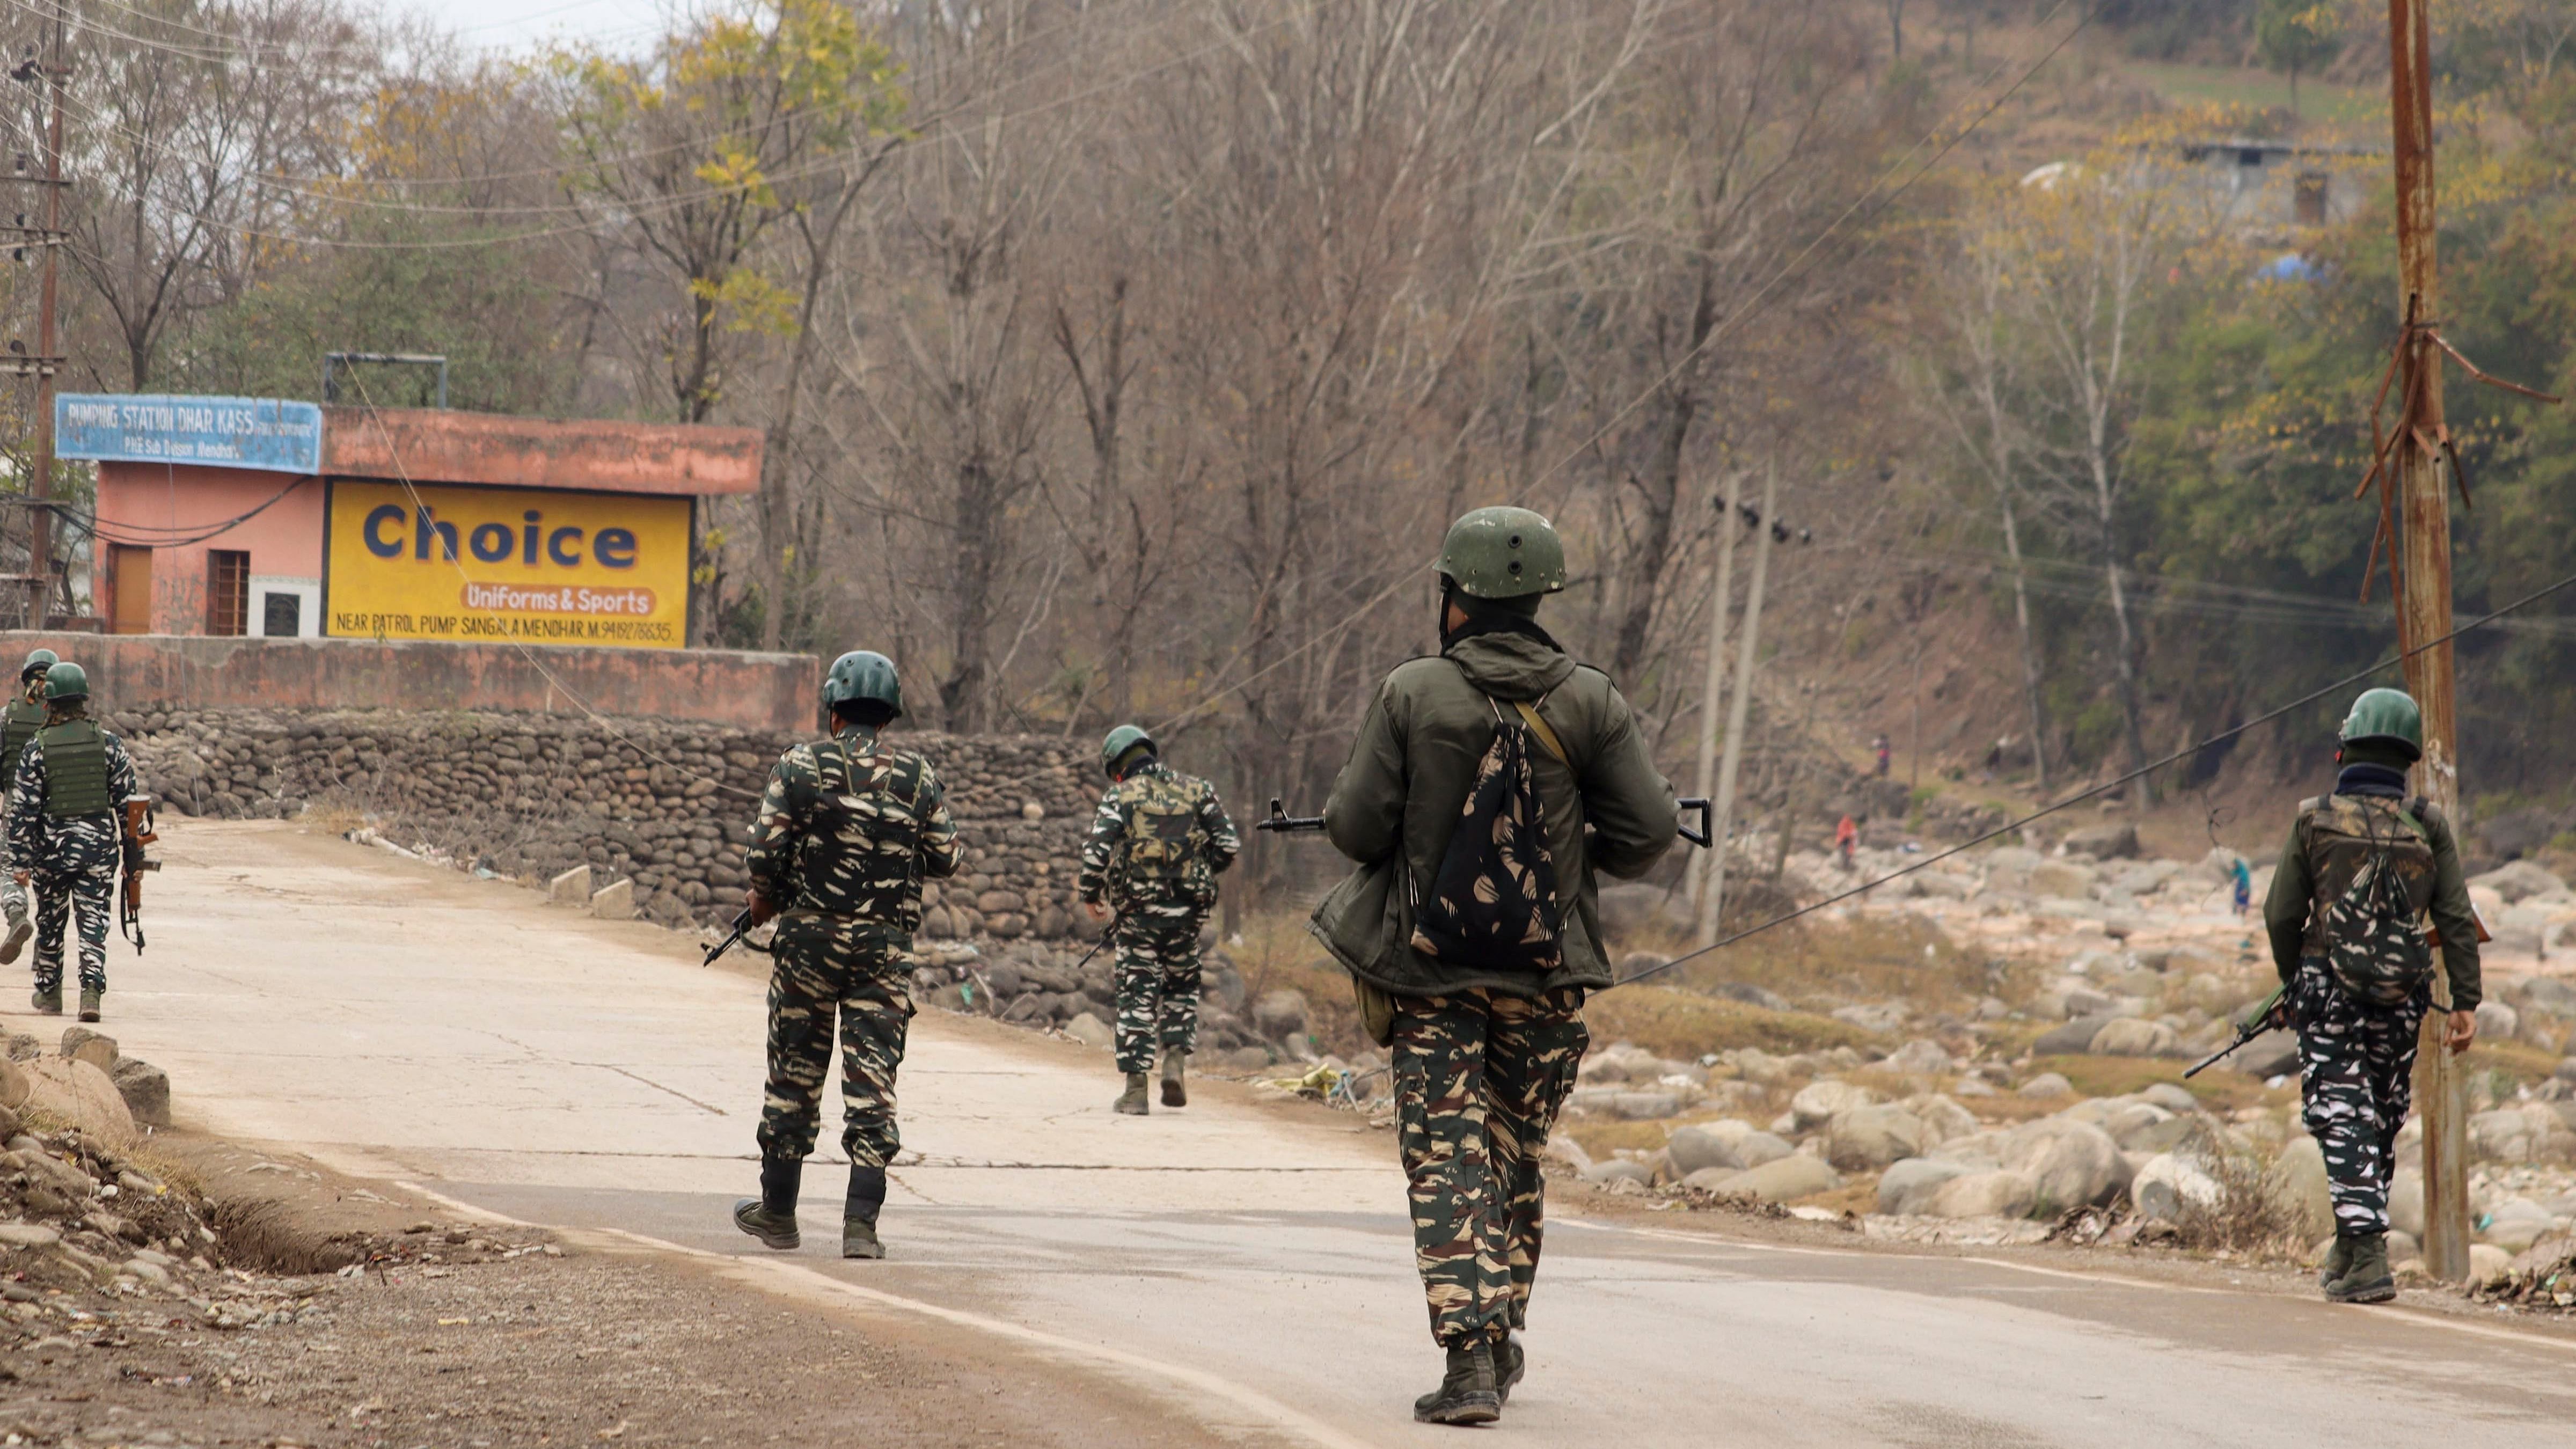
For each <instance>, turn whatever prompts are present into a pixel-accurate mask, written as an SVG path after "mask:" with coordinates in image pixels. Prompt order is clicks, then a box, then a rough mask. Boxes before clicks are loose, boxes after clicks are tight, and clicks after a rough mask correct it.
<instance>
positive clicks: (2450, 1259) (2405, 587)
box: [2388, 0, 2469, 1282]
mask: <svg viewBox="0 0 2576 1449" xmlns="http://www.w3.org/2000/svg"><path fill="white" fill-rule="evenodd" d="M2427 9H2428V6H2427V0H2388V48H2389V67H2388V74H2389V83H2390V100H2391V105H2390V111H2391V114H2392V117H2393V121H2392V125H2393V129H2394V138H2393V139H2394V142H2395V145H2394V150H2395V153H2396V164H2397V259H2398V260H2397V269H2398V277H2399V284H2398V299H2397V301H2398V313H2399V316H2400V318H2401V319H2402V322H2403V325H2404V327H2405V333H2404V335H2403V337H2402V338H2401V339H2400V341H2399V343H2398V348H2399V352H2398V368H2399V375H2398V392H2399V395H2400V396H2401V397H2402V398H2404V399H2405V401H2404V402H2402V403H2400V405H2399V416H2400V418H2401V426H2411V427H2412V428H2413V429H2414V430H2415V436H2416V437H2419V438H2426V439H2432V438H2440V437H2442V436H2444V434H2443V431H2442V362H2441V353H2440V351H2439V350H2438V348H2437V346H2436V344H2435V342H2434V330H2433V329H2434V328H2435V326H2436V325H2437V324H2438V322H2439V320H2440V314H2439V313H2438V312H2437V311H2436V310H2435V303H2436V299H2437V297H2438V295H2439V293H2438V292H2437V291H2436V289H2435V286H2434V282H2435V268H2434V253H2433V239H2434V230H2433V228H2434V206H2433V60H2432V55H2433V39H2432V33H2431V23H2430V20H2429V17H2428V15H2427ZM2395 454H2396V456H2395V458H2394V459H2393V462H2394V464H2395V466H2396V469H2397V495H2398V501H2399V509H2400V512H2399V516H2398V527H2397V538H2396V540H2395V543H2394V555H2395V558H2396V561H2397V563H2398V569H2397V577H2396V586H2397V587H2396V593H2397V642H2398V647H2399V648H2400V649H2404V650H2409V651H2411V650H2413V649H2414V647H2415V646H2416V644H2417V643H2418V642H2419V641H2422V640H2428V639H2444V636H2446V635H2448V634H2449V633H2450V632H2451V499H2450V486H2451V480H2450V478H2449V476H2448V475H2447V474H2446V473H2445V471H2444V469H2443V466H2442V460H2441V458H2440V457H2439V456H2438V455H2437V454H2435V453H2434V452H2432V451H2430V450H2429V449H2428V448H2424V447H2418V446H2415V445H2414V441H2413V439H2411V438H2400V439H2399V441H2398V443H2397V447H2396V449H2395ZM2406 690H2407V693H2409V694H2412V695H2413V696H2415V703H2416V706H2417V708H2419V709H2421V710H2422V711H2423V714H2424V758H2423V761H2422V763H2421V764H2419V765H2418V766H2417V767H2416V776H2415V781H2416V789H2417V790H2418V791H2420V792H2421V793H2422V794H2424V795H2425V796H2426V797H2428V798H2429V799H2431V800H2432V802H2433V804H2434V805H2435V807H2436V808H2438V809H2439V810H2441V811H2442V813H2443V814H2445V815H2447V816H2449V817H2450V818H2451V819H2452V820H2453V821H2457V820H2458V819H2459V803H2460V766H2459V734H2458V721H2457V717H2456V715H2455V714H2454V712H2453V709H2452V699H2451V646H2450V644H2449V643H2448V642H2447V641H2445V642H2442V643H2438V644H2434V645H2432V646H2431V647H2430V648H2427V649H2425V650H2424V651H2423V652H2422V653H2413V652H2409V653H2408V654H2407V655H2406ZM2450 1003H2451V983H2450V979H2449V976H2448V974H2447V973H2446V972H2443V971H2442V970H2441V969H2440V967H2439V964H2438V960H2437V963H2436V975H2435V979H2434V993H2433V1010H2431V1011H2430V1012H2428V1013H2426V1014H2425V1017H2424V1028H2423V1035H2422V1037H2421V1038H2420V1041H2419V1045H2418V1048H2417V1051H2416V1054H2415V1101H2416V1110H2417V1111H2420V1112H2422V1113H2423V1114H2424V1244H2423V1246H2424V1267H2425V1269H2426V1270H2427V1271H2428V1272H2430V1273H2431V1274H2432V1275H2433V1276H2434V1277H2436V1278H2441V1279H2445V1280H2448V1281H2451V1282H2458V1281H2460V1280H2463V1279H2465V1278H2467V1277H2468V1274H2469V1180H2468V1131H2467V1104H2466V1103H2465V1102H2464V1101H2463V1100H2462V1092H2461V1081H2460V1072H2459V1067H2458V1064H2457V1063H2456V1062H2455V1061H2454V1060H2453V1058H2452V1056H2451V1052H2450V1046H2449V1042H2448V1034H2449V1021H2448V1019H2447V1018H2448V1016H2449V1011H2450Z"/></svg>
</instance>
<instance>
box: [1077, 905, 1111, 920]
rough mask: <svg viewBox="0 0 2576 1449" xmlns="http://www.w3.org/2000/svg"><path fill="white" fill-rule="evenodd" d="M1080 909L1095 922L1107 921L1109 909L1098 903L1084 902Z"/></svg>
mask: <svg viewBox="0 0 2576 1449" xmlns="http://www.w3.org/2000/svg"><path fill="white" fill-rule="evenodd" d="M1082 909H1083V910H1084V912H1085V913H1087V914H1088V915H1090V917H1091V919H1093V920H1095V921H1105V920H1108V919H1109V907H1108V906H1106V905H1104V904H1102V903H1101V902H1099V901H1084V902H1083V903H1082Z"/></svg>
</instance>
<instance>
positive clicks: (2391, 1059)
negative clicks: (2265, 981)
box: [2291, 957, 2431, 1236]
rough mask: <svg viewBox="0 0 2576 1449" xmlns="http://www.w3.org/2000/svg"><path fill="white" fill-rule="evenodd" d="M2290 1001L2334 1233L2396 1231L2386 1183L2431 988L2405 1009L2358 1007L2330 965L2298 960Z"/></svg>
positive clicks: (2303, 1091)
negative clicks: (2392, 1227)
mask: <svg viewBox="0 0 2576 1449" xmlns="http://www.w3.org/2000/svg"><path fill="white" fill-rule="evenodd" d="M2291 994H2292V995H2293V997H2294V998H2295V999H2296V1000H2297V1003H2298V1006H2297V1011H2298V1019H2299V1072H2300V1081H2299V1095H2300V1100H2301V1103H2302V1105H2303V1108H2304V1111H2303V1116H2304V1118H2305V1120H2306V1122H2307V1126H2308V1132H2309V1134H2310V1135H2312V1136H2314V1137H2315V1138H2316V1139H2317V1146H2318V1147H2319V1148H2320V1149H2321V1150H2322V1151H2323V1152H2324V1154H2325V1159H2326V1187H2327V1191H2328V1194H2329V1195H2330V1196H2331V1197H2332V1198H2333V1200H2334V1217H2335V1231H2336V1232H2338V1233H2341V1234H2344V1235H2346V1236H2358V1235H2365V1234H2371V1233H2384V1232H2387V1231H2388V1184H2389V1180H2390V1178H2391V1177H2392V1176H2393V1175H2394V1174H2395V1172H2396V1170H2397V1161H2396V1148H2397V1129H2398V1128H2400V1127H2403V1126H2405V1125H2406V1109H2407V1107H2408V1106H2409V1105H2410V1104H2411V1103H2412V1101H2413V1099H2414V1094H2415V1081H2414V1072H2415V1047H2416V1043H2417V1042H2418V1041H2419V1040H2420V1037H2419V1036H2418V1033H2419V1032H2420V1031H2422V1029H2423V1025H2424V1013H2425V1011H2426V1009H2427V1008H2428V1007H2429V1006H2430V1005H2431V990H2430V988H2429V987H2428V988H2427V989H2425V990H2424V991H2419V992H2417V993H2416V995H2415V999H2414V1000H2412V1001H2409V1002H2407V1003H2405V1004H2404V1005H2402V1006H2393V1007H2378V1006H2370V1005H2366V1004H2364V1003H2362V1002H2360V1001H2357V1000H2355V999H2354V998H2353V996H2352V995H2351V994H2350V993H2349V992H2346V991H2345V990H2344V989H2343V988H2342V987H2340V986H2337V985H2336V984H2335V980H2334V975H2333V973H2332V972H2331V971H2329V970H2328V969H2327V967H2326V963H2325V961H2324V960H2323V959H2321V958H2318V957H2310V958H2308V959H2307V960H2304V961H2301V962H2300V963H2299V974H2298V979H2297V980H2296V981H2295V982H2294V983H2293V985H2292V988H2291Z"/></svg>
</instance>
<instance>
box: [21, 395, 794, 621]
mask: <svg viewBox="0 0 2576 1449" xmlns="http://www.w3.org/2000/svg"><path fill="white" fill-rule="evenodd" d="M57 416H58V419H59V421H58V431H60V432H61V433H62V435H63V437H64V439H65V446H64V448H63V455H64V456H66V457H88V458H94V459H96V460H97V461H98V475H99V476H98V502H97V514H96V519H95V528H94V531H95V534H96V538H97V550H98V551H97V558H96V567H95V568H94V570H93V572H92V584H93V588H94V592H95V608H96V612H97V613H98V615H99V617H100V619H101V620H102V621H103V623H104V625H105V627H106V629H107V630H108V631H109V632H111V633H117V634H178V635H215V636H234V637H252V638H334V637H336V638H363V639H370V640H374V641H378V642H385V641H401V640H447V641H453V642H460V643H478V644H495V643H524V644H557V645H561V644H573V645H581V644H590V645H606V646H615V647H660V648H676V647H679V646H680V645H682V644H684V643H685V642H686V639H687V627H688V607H689V592H690V590H689V588H688V571H689V562H688V539H689V536H690V529H691V526H692V518H693V514H694V509H695V506H696V500H698V499H701V498H708V497H713V496H718V495H723V494H742V493H749V492H752V491H754V490H755V489H756V488H758V486H759V483H760V453H761V438H760V435H759V433H758V432H756V431H754V430H752V429H748V428H714V427H692V426H683V425H677V424H653V423H621V422H562V421H554V420H549V419H542V418H522V417H502V416H495V415H491V414H483V413H460V412H441V411H427V410H410V409H400V410H374V409H367V408H354V407H329V408H316V407H313V406H312V405H310V404H300V403H278V402H272V401H266V400H256V399H220V398H144V397H126V396H119V395H106V396H78V395H66V396H65V397H64V398H62V399H61V400H60V408H59V410H58V414H57Z"/></svg>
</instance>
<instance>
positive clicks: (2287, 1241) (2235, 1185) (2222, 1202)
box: [2174, 1123, 2310, 1259]
mask: <svg viewBox="0 0 2576 1449" xmlns="http://www.w3.org/2000/svg"><path fill="white" fill-rule="evenodd" d="M2182 1155H2184V1156H2186V1157H2188V1158H2190V1159H2191V1160H2192V1161H2193V1162H2195V1163H2197V1164H2198V1165H2199V1166H2200V1169H2201V1170H2202V1171H2203V1172H2206V1173H2208V1174H2209V1178H2210V1181H2212V1182H2213V1183H2215V1184H2217V1188H2218V1190H2217V1193H2216V1195H2215V1196H2214V1197H2213V1198H2212V1199H2211V1200H2210V1201H2208V1202H2205V1203H2204V1202H2193V1201H2189V1200H2186V1201H2185V1202H2184V1204H2183V1209H2182V1220H2181V1221H2180V1222H2178V1223H2176V1224H2175V1225H2174V1226H2175V1229H2176V1230H2177V1232H2178V1234H2179V1236H2180V1239H2181V1242H2182V1245H2183V1246H2184V1247H2186V1248H2193V1249H2197V1250H2199V1251H2201V1252H2229V1253H2237V1254H2241V1255H2243V1256H2246V1257H2250V1258H2291V1259H2298V1258H2303V1257H2304V1256H2305V1255H2306V1253H2307V1250H2308V1248H2309V1246H2310V1245H2309V1244H2308V1243H2306V1242H2304V1241H2302V1238H2303V1236H2304V1235H2303V1233H2302V1231H2301V1224H2300V1222H2299V1218H2298V1213H2297V1211H2296V1209H2295V1208H2294V1207H2293V1206H2292V1205H2290V1204H2288V1203H2285V1202H2283V1201H2281V1199H2280V1197H2279V1196H2278V1195H2277V1194H2275V1193H2274V1192H2273V1191H2272V1190H2271V1187H2270V1184H2269V1182H2268V1180H2267V1179H2268V1177H2269V1171H2268V1168H2269V1165H2268V1164H2267V1163H2265V1161H2264V1160H2263V1157H2262V1154H2260V1153H2258V1152H2256V1151H2255V1150H2254V1149H2252V1148H2250V1147H2247V1146H2245V1145H2243V1144H2241V1143H2238V1142H2235V1141H2233V1140H2231V1139H2229V1138H2227V1137H2224V1136H2222V1135H2220V1134H2218V1133H2216V1132H2213V1131H2211V1130H2210V1129H2209V1127H2208V1126H2207V1124H2205V1123H2204V1124H2200V1125H2198V1126H2197V1128H2196V1129H2195V1131H2194V1132H2193V1134H2192V1136H2191V1137H2190V1138H2189V1139H2188V1140H2187V1141H2186V1142H2185V1143H2184V1145H2183V1148H2182Z"/></svg>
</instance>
